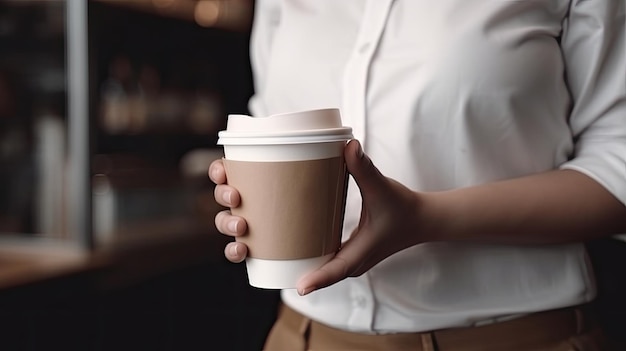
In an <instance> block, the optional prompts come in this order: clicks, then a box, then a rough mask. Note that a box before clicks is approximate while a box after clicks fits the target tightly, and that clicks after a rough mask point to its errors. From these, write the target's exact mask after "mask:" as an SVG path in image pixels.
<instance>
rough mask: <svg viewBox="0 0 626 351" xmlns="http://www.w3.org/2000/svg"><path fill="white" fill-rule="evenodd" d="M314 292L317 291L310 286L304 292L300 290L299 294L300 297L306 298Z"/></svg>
mask: <svg viewBox="0 0 626 351" xmlns="http://www.w3.org/2000/svg"><path fill="white" fill-rule="evenodd" d="M313 290H315V288H314V287H312V286H309V287H308V288H304V289H302V290H298V294H299V295H300V296H304V295H307V294H309V293H310V292H311V291H313Z"/></svg>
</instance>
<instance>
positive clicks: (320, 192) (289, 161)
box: [218, 109, 352, 289]
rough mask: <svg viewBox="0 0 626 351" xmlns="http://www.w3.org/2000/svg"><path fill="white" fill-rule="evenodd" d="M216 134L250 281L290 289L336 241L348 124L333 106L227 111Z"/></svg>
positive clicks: (341, 210) (341, 209)
mask: <svg viewBox="0 0 626 351" xmlns="http://www.w3.org/2000/svg"><path fill="white" fill-rule="evenodd" d="M218 136H219V139H218V144H220V145H223V146H224V165H225V168H226V175H227V178H228V184H229V185H231V186H233V187H234V188H235V189H237V190H238V191H239V193H240V195H241V205H240V206H238V207H236V208H233V209H232V213H233V214H234V215H237V216H241V217H243V218H245V219H246V222H247V223H248V231H247V233H246V234H245V235H243V236H241V237H237V238H236V240H237V241H240V242H243V243H245V244H246V245H247V246H248V257H247V258H246V268H247V271H248V280H249V283H250V285H252V286H255V287H260V288H269V289H282V288H295V285H296V282H297V281H298V279H299V278H300V277H302V276H303V275H304V274H306V273H308V272H311V271H313V270H315V269H317V268H319V267H320V266H321V265H323V264H324V263H326V262H327V261H328V260H330V259H331V258H332V257H333V255H334V254H335V253H336V251H337V250H338V249H339V246H340V245H341V229H342V225H343V213H344V206H345V196H346V186H347V172H346V168H345V162H344V158H343V150H344V148H345V145H346V142H347V141H348V140H350V139H351V138H352V129H351V128H350V127H345V126H343V125H342V124H341V116H340V113H339V110H338V109H320V110H311V111H301V112H294V113H286V114H280V115H273V116H269V117H256V118H254V117H250V116H245V115H230V116H229V117H228V124H227V128H226V130H224V131H221V132H219V134H218Z"/></svg>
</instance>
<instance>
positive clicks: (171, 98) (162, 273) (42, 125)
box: [0, 0, 278, 350]
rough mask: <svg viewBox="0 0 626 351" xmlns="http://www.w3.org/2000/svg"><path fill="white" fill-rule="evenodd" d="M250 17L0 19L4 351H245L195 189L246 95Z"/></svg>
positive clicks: (54, 12)
mask: <svg viewBox="0 0 626 351" xmlns="http://www.w3.org/2000/svg"><path fill="white" fill-rule="evenodd" d="M252 15H253V2H252V0H89V1H88V0H3V1H0V51H1V54H0V330H1V331H2V332H1V335H2V348H3V349H5V350H42V349H50V350H131V349H132V350H257V349H260V345H261V343H262V342H263V340H264V337H265V334H266V333H267V331H268V330H269V327H270V325H271V322H272V320H273V317H274V310H275V306H276V303H277V299H278V296H277V292H276V291H264V290H259V289H254V288H251V287H249V286H248V284H247V280H246V279H247V278H246V273H245V268H244V267H243V266H242V265H235V264H231V263H229V262H227V261H226V260H225V258H224V257H223V248H224V245H225V244H226V243H227V241H228V240H229V239H228V238H227V237H225V236H223V235H221V234H219V233H218V232H217V231H216V229H215V227H214V223H213V216H214V215H215V213H216V212H217V211H219V210H220V207H219V205H217V204H216V203H215V202H214V199H213V187H212V183H211V182H210V180H209V179H208V177H207V175H206V172H207V168H208V165H209V163H210V162H211V161H212V160H214V159H216V158H219V157H221V155H222V151H221V150H220V148H219V147H217V146H216V139H217V132H218V131H219V130H220V129H222V128H224V127H225V118H226V115H227V114H229V113H246V112H247V100H248V98H249V97H250V95H251V94H252V82H251V76H250V67H249V61H248V39H249V31H250V25H251V19H252Z"/></svg>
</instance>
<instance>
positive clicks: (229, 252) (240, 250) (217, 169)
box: [208, 159, 248, 263]
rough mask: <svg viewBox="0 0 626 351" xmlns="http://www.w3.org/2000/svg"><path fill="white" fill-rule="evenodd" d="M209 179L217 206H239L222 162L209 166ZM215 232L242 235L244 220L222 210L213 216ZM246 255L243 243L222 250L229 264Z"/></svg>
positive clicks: (232, 244)
mask: <svg viewBox="0 0 626 351" xmlns="http://www.w3.org/2000/svg"><path fill="white" fill-rule="evenodd" d="M208 173H209V178H210V179H211V180H212V181H213V182H214V183H215V193H214V195H215V201H217V203H218V204H220V205H222V206H225V207H229V208H233V207H237V206H239V203H240V200H241V197H240V196H239V192H237V190H236V189H235V188H233V187H231V186H229V185H228V184H227V180H226V171H225V169H224V163H223V162H222V160H221V159H220V160H215V161H213V162H212V163H211V165H210V166H209V172H208ZM215 226H216V227H217V230H218V231H219V232H220V233H222V234H225V235H229V236H232V237H236V236H241V235H244V234H245V233H246V231H247V229H248V225H247V224H246V221H245V219H243V218H241V217H238V216H234V215H232V214H231V212H230V210H224V211H221V212H219V213H218V214H217V215H215ZM247 254H248V247H247V246H246V245H245V244H243V243H238V242H230V243H228V245H226V248H225V249H224V255H225V256H226V258H227V259H228V260H229V261H231V262H235V263H238V262H241V261H243V260H244V259H245V258H246V255H247Z"/></svg>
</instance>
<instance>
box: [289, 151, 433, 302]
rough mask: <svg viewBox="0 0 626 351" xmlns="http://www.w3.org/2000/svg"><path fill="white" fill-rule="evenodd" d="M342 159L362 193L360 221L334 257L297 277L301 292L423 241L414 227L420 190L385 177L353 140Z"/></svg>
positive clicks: (357, 271) (362, 270) (358, 271)
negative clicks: (316, 268) (312, 270)
mask: <svg viewBox="0 0 626 351" xmlns="http://www.w3.org/2000/svg"><path fill="white" fill-rule="evenodd" d="M345 159H346V165H347V168H348V172H350V174H351V175H352V177H353V178H354V180H355V181H356V183H357V185H358V187H359V189H360V191H361V196H362V199H363V202H362V208H361V219H360V222H359V225H358V227H357V228H356V229H355V230H354V231H353V232H352V235H351V236H350V239H348V240H347V241H346V242H345V243H343V245H342V247H341V249H340V250H339V252H338V253H337V254H336V255H335V257H334V258H333V259H332V260H330V261H329V262H328V263H326V264H325V265H324V266H322V267H321V268H319V269H318V270H316V271H314V272H311V273H310V274H308V275H306V276H304V277H302V278H301V279H300V281H299V282H298V284H297V290H298V293H299V294H300V295H306V294H308V293H310V292H311V291H314V290H317V289H321V288H324V287H326V286H329V285H332V284H334V283H337V282H339V281H340V280H343V279H345V278H347V277H356V276H359V275H361V274H363V273H365V272H366V271H368V270H369V269H370V268H372V267H373V266H375V265H376V264H377V263H379V262H380V261H382V260H383V259H385V258H387V257H388V256H390V255H392V254H394V253H396V252H398V251H401V250H403V249H405V248H408V247H410V246H413V245H416V244H418V243H420V242H423V241H424V240H423V238H420V235H419V230H418V224H419V221H418V217H419V216H418V214H419V212H420V209H421V208H422V201H423V199H422V196H421V194H419V193H417V192H414V191H412V190H410V189H409V188H407V187H405V186H403V185H402V184H400V183H398V182H396V181H394V180H392V179H390V178H387V177H385V176H383V175H382V174H381V173H380V172H379V170H378V169H377V168H376V167H375V166H374V165H373V164H372V161H371V160H370V158H369V157H367V155H365V154H364V153H363V150H362V148H361V145H360V143H359V142H358V141H357V140H352V141H350V142H349V143H348V145H347V146H346V149H345Z"/></svg>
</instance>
